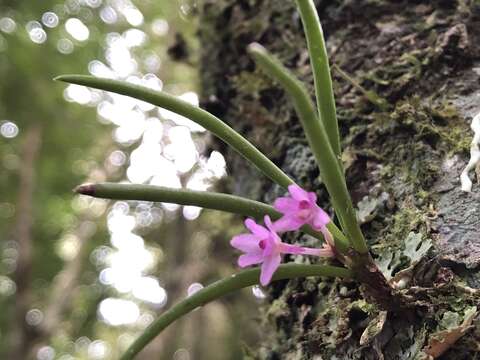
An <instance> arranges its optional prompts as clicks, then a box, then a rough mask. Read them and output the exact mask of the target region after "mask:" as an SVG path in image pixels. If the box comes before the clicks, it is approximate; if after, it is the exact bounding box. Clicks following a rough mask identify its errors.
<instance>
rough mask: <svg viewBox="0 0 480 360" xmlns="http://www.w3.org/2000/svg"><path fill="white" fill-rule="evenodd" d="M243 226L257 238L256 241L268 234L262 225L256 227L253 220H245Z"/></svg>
mask: <svg viewBox="0 0 480 360" xmlns="http://www.w3.org/2000/svg"><path fill="white" fill-rule="evenodd" d="M244 224H245V226H246V228H247V229H248V230H250V231H251V232H252V234H254V235H256V236H257V237H258V238H259V239H258V240H262V239H263V238H265V237H267V236H268V235H269V234H270V231H268V230H267V229H265V228H264V227H263V226H262V225H258V224H257V223H256V222H255V220H253V219H247V220H245V223H244Z"/></svg>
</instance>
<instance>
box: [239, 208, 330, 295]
mask: <svg viewBox="0 0 480 360" xmlns="http://www.w3.org/2000/svg"><path fill="white" fill-rule="evenodd" d="M265 224H266V225H267V227H266V228H265V227H263V226H261V225H258V224H257V223H256V222H255V221H254V220H252V219H247V220H245V226H246V227H247V229H248V230H250V232H251V233H250V234H241V235H237V236H234V237H233V239H232V240H231V241H230V244H231V245H232V246H233V247H234V248H236V249H239V250H241V251H243V252H244V253H245V254H243V255H240V257H239V258H238V265H239V266H240V267H242V268H243V267H246V266H249V265H254V264H260V263H261V264H262V269H261V273H260V283H261V284H262V285H264V286H265V285H267V284H268V283H269V282H270V280H271V279H272V276H273V273H274V272H275V271H276V270H277V268H278V266H279V265H280V262H281V254H303V255H315V256H328V257H332V256H334V253H333V251H332V249H331V248H330V247H329V246H327V247H324V248H322V249H312V248H306V247H301V246H297V245H290V244H286V243H283V242H282V241H281V240H280V237H279V236H278V234H277V233H276V231H275V229H274V227H273V224H272V221H271V220H270V217H269V216H268V215H266V216H265Z"/></svg>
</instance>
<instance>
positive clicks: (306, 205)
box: [298, 200, 311, 210]
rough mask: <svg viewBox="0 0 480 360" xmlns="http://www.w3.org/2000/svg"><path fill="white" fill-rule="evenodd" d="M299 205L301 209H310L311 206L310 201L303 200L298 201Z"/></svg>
mask: <svg viewBox="0 0 480 360" xmlns="http://www.w3.org/2000/svg"><path fill="white" fill-rule="evenodd" d="M298 207H299V208H300V209H301V210H306V209H309V208H310V207H311V204H310V201H307V200H301V201H300V202H299V203H298Z"/></svg>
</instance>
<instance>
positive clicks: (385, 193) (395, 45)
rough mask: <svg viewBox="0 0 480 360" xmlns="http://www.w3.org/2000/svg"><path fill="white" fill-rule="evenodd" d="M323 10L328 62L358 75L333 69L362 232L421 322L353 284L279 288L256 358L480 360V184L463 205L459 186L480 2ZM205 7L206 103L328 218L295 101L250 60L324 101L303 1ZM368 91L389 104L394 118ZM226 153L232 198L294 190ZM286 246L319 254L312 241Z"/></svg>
mask: <svg viewBox="0 0 480 360" xmlns="http://www.w3.org/2000/svg"><path fill="white" fill-rule="evenodd" d="M316 5H317V9H318V12H319V15H320V18H321V20H322V25H323V28H324V31H325V36H326V39H327V48H328V52H329V55H330V61H331V62H332V63H334V64H336V65H338V66H339V67H340V68H341V69H342V70H343V71H344V72H345V73H346V74H348V75H349V77H350V80H348V79H347V78H346V77H345V75H344V76H340V73H339V72H338V71H336V72H335V71H334V80H335V82H334V88H335V94H336V99H337V110H338V111H337V112H338V118H339V126H340V132H341V137H342V148H343V160H344V164H345V169H346V175H347V182H348V185H349V189H350V192H351V195H352V198H353V201H354V204H357V207H358V208H359V216H360V218H361V219H362V221H363V225H362V230H363V231H364V234H365V235H366V237H367V239H368V242H369V245H370V247H371V250H372V255H373V256H374V258H375V259H376V261H377V263H378V264H379V268H380V269H381V270H382V272H383V273H384V275H385V276H386V277H387V278H391V277H392V280H391V284H392V286H394V287H395V288H396V289H397V290H398V291H399V292H401V293H402V294H403V295H405V296H406V297H408V299H409V301H410V304H411V305H412V307H414V308H415V311H414V312H412V313H409V314H405V313H403V312H402V311H390V312H388V313H387V312H384V311H382V309H381V308H379V307H378V306H377V304H376V301H375V299H370V298H369V297H367V296H365V292H364V288H363V286H359V284H358V283H356V282H345V281H336V280H328V281H327V280H324V281H319V280H318V279H298V280H292V281H289V282H287V281H285V282H278V283H274V284H272V285H271V286H270V287H269V305H266V306H265V307H264V309H262V314H264V315H263V319H264V326H265V329H268V332H269V336H268V337H267V336H265V339H264V346H263V347H262V349H260V350H258V349H252V351H251V353H252V354H253V355H254V356H255V357H256V358H262V359H280V358H281V359H313V358H315V359H334V358H338V359H415V358H422V356H423V358H428V356H432V358H442V359H472V358H474V356H475V354H478V353H479V352H480V348H479V346H478V345H477V344H478V338H479V337H480V327H479V326H478V320H477V321H475V320H473V322H472V319H474V317H475V314H476V309H475V308H474V306H476V304H477V303H478V302H479V292H480V290H477V289H479V288H480V274H479V272H478V269H479V265H480V235H479V231H478V229H479V226H480V202H479V199H480V190H479V187H480V186H479V185H478V184H474V186H473V191H472V192H471V193H464V192H462V191H461V190H460V184H459V181H458V176H459V174H460V172H461V170H462V169H463V167H464V166H465V164H466V162H467V161H468V155H469V146H470V141H471V130H470V128H469V120H470V119H471V116H473V115H475V114H476V113H477V112H479V111H480V102H479V101H478V99H479V96H480V90H478V79H479V75H480V71H478V69H479V67H478V61H479V58H480V57H479V55H480V53H479V45H478V44H480V43H479V41H478V40H479V36H480V24H479V21H480V6H479V5H478V2H477V3H476V2H474V1H468V0H464V1H458V2H457V1H440V0H438V1H433V2H430V1H428V2H427V1H425V2H421V1H393V0H392V1H382V0H380V1H368V0H363V1H346V0H345V1H343V0H337V1H316ZM199 9H200V14H201V27H200V28H201V31H200V38H201V42H202V46H201V48H202V54H201V78H202V91H203V94H202V98H203V106H204V107H205V108H207V110H209V111H211V112H213V113H214V114H216V115H217V116H219V117H220V118H222V119H223V120H224V121H226V122H227V123H229V124H230V125H231V126H233V127H234V128H235V129H236V130H238V131H239V132H241V133H242V134H243V135H244V136H246V137H247V138H248V139H249V140H250V141H251V142H252V143H253V144H255V145H256V146H258V147H259V148H260V149H261V150H262V151H263V152H264V153H265V154H267V155H268V156H269V157H270V158H271V159H272V160H273V161H274V162H275V163H276V164H278V165H280V166H281V167H282V168H283V170H284V171H285V172H286V173H287V174H288V175H290V176H291V177H292V178H293V179H294V180H295V181H296V182H297V183H298V184H299V185H301V186H303V187H304V188H306V189H308V190H313V191H316V192H317V195H318V197H319V201H320V203H321V205H323V206H324V207H325V208H328V205H329V203H328V196H327V193H326V191H325V189H324V187H323V186H322V182H321V174H319V172H318V170H317V167H316V164H315V161H314V158H313V155H312V154H311V152H310V150H309V149H308V147H307V144H306V140H305V137H304V135H303V132H302V129H301V127H300V124H299V121H298V119H297V118H296V116H295V114H294V111H293V107H292V105H291V103H290V102H289V100H288V99H287V97H286V95H285V94H284V92H283V91H281V90H280V89H279V87H278V86H277V85H276V84H274V83H272V81H270V80H269V79H268V78H267V77H266V76H265V75H264V74H263V73H262V72H261V71H260V70H259V69H256V68H255V65H254V64H253V62H252V60H251V59H250V58H249V57H248V55H247V54H246V47H247V45H248V44H249V43H251V42H254V41H256V42H259V43H261V44H262V45H264V46H265V47H266V48H267V49H268V50H270V51H271V52H272V53H274V54H275V55H276V56H277V57H278V58H280V60H281V61H282V62H283V63H284V64H285V65H286V66H288V67H289V68H291V69H293V70H294V71H295V73H296V74H297V75H298V76H299V78H300V79H301V80H303V81H305V82H306V83H307V84H308V86H309V88H310V90H311V93H312V94H313V93H314V92H313V81H312V75H311V70H310V67H309V62H308V56H307V51H306V44H305V39H304V37H303V32H302V29H301V22H300V18H299V14H298V12H297V11H296V10H295V4H294V1H293V0H292V1H274V0H202V1H200V4H199ZM358 85H360V86H358ZM362 89H363V90H364V91H362ZM365 91H369V93H367V95H368V96H369V97H370V98H371V96H372V94H377V95H378V96H380V97H381V98H384V99H385V100H386V101H387V102H388V109H383V108H379V107H378V106H376V105H375V103H373V102H372V101H369V100H368V97H367V96H365ZM215 146H217V147H220V148H221V150H222V151H223V153H224V154H226V156H227V158H228V161H227V164H229V169H228V170H229V174H230V176H231V179H232V182H231V183H232V189H231V190H232V192H234V193H236V194H240V195H243V196H246V197H250V198H254V199H259V200H263V201H266V202H272V200H274V199H275V198H276V197H278V196H281V195H283V194H284V190H283V189H281V188H280V187H279V186H278V185H274V184H272V183H271V182H270V181H269V180H268V179H266V178H265V177H264V176H263V175H262V174H260V173H258V172H257V171H256V170H255V169H254V168H253V167H251V166H250V165H248V164H247V163H246V162H245V160H244V159H243V158H241V157H240V156H238V155H237V154H235V153H234V152H233V151H231V150H230V149H226V148H225V146H224V145H222V144H219V143H217V144H215ZM319 175H320V176H319ZM286 239H287V240H290V241H295V242H303V243H306V244H309V245H315V243H314V240H313V239H312V238H309V237H306V236H303V237H302V236H300V235H293V236H290V237H289V238H288V237H286ZM430 245H432V246H431V247H430ZM427 251H428V252H427ZM287 260H288V259H287ZM304 261H309V260H308V259H305V260H304ZM407 315H408V316H407ZM452 319H455V320H452ZM462 321H463V323H462ZM470 324H472V325H473V326H471V327H470ZM442 331H443V332H442ZM270 335H271V336H270ZM435 337H437V338H440V339H441V340H445V341H440V342H437V343H435V341H434V338H435ZM267 338H268V339H267ZM457 339H459V340H458V341H455V340H457ZM267 341H268V342H267ZM447 343H448V344H450V343H451V344H452V345H446V344H447Z"/></svg>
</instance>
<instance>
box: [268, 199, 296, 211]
mask: <svg viewBox="0 0 480 360" xmlns="http://www.w3.org/2000/svg"><path fill="white" fill-rule="evenodd" d="M273 207H274V208H275V210H277V211H279V212H281V213H283V214H287V213H291V212H294V211H297V210H298V201H296V200H294V199H292V198H290V197H280V198H278V199H277V200H275V202H274V203H273Z"/></svg>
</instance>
